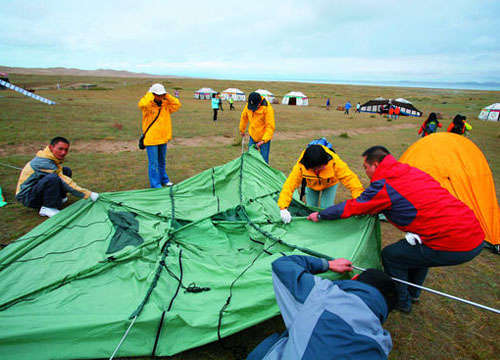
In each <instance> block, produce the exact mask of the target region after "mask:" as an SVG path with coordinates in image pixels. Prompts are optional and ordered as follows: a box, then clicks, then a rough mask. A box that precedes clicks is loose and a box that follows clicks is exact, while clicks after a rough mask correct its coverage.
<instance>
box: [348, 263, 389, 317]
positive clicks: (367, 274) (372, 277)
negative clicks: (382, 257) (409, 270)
mask: <svg viewBox="0 0 500 360" xmlns="http://www.w3.org/2000/svg"><path fill="white" fill-rule="evenodd" d="M356 280H358V281H361V282H364V283H365V284H368V285H371V286H373V287H374V288H376V289H377V290H378V291H380V293H381V294H382V296H383V297H384V299H385V302H386V304H387V309H388V310H389V312H390V311H391V310H392V309H394V307H395V306H396V304H397V302H398V293H397V290H396V284H395V283H394V280H392V279H391V277H390V276H389V275H387V274H386V273H384V272H383V271H381V270H377V269H368V270H366V271H363V272H362V273H361V274H360V275H359V276H358V278H357V279H356Z"/></svg>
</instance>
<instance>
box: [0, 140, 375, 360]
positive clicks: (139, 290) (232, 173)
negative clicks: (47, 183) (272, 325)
mask: <svg viewBox="0 0 500 360" xmlns="http://www.w3.org/2000/svg"><path fill="white" fill-rule="evenodd" d="M284 180H285V176H284V175H283V174H282V173H281V172H279V171H277V170H275V169H273V168H271V167H269V166H268V165H267V164H266V163H265V162H264V161H263V160H262V158H261V156H260V154H259V153H258V152H257V151H256V150H254V149H251V150H250V151H248V152H246V153H244V154H243V155H242V156H241V157H240V158H237V159H235V160H233V161H231V162H229V163H227V164H224V165H222V166H218V167H215V168H212V169H208V170H206V171H204V172H202V173H200V174H198V175H196V176H194V177H192V178H189V179H187V180H185V181H183V182H181V183H179V184H177V185H175V186H173V187H171V188H163V189H147V190H134V191H125V192H116V193H103V194H102V195H101V196H100V198H99V200H98V201H97V202H95V203H94V202H91V201H89V200H80V201H78V202H76V203H74V204H73V205H71V206H69V207H68V208H66V209H64V210H63V211H61V212H60V213H59V214H57V215H56V216H54V217H52V218H50V219H48V220H46V221H45V222H44V223H42V224H41V225H39V226H38V227H36V228H35V229H33V230H32V231H31V232H29V233H28V234H26V235H25V236H23V237H21V238H19V239H18V240H16V241H15V242H13V243H11V244H10V245H8V246H7V247H6V248H4V249H3V250H2V251H0V286H1V289H2V291H1V293H0V323H1V324H2V326H0V354H2V359H11V358H12V359H49V358H50V359H72V358H101V357H109V356H110V355H111V354H112V353H113V351H114V350H115V348H116V347H117V345H118V343H119V342H120V339H122V337H123V336H124V334H125V332H126V330H127V329H128V328H129V327H130V331H129V332H128V335H127V337H126V338H125V340H124V341H123V343H122V345H121V346H120V347H119V350H118V352H117V355H116V356H141V355H142V356H149V355H151V354H153V352H154V354H155V355H173V354H176V353H179V352H181V351H184V350H186V349H190V348H193V347H197V346H200V345H203V344H206V343H209V342H212V341H215V340H217V339H218V337H219V335H220V336H221V337H225V336H228V335H230V334H233V333H235V332H238V331H240V330H243V329H245V328H248V327H250V326H253V325H255V324H257V323H259V322H262V321H264V320H266V319H268V318H270V317H273V316H276V315H277V314H278V313H279V311H278V307H277V305H276V302H275V298H274V292H273V288H272V280H271V263H272V261H273V260H275V259H277V258H278V257H280V256H283V255H285V254H286V255H288V254H303V253H304V252H306V253H308V254H315V253H318V254H325V255H330V256H334V257H345V258H349V259H351V260H353V262H354V263H355V264H357V265H358V266H361V267H364V268H369V267H376V268H380V256H379V255H380V227H379V223H378V220H377V218H376V217H373V216H365V217H356V218H350V219H346V220H339V221H324V222H319V223H312V222H310V221H307V220H306V218H305V217H304V216H305V215H307V214H308V213H309V212H310V211H311V210H310V209H308V208H307V207H306V206H305V205H304V204H303V203H301V202H299V201H298V200H297V199H296V198H295V199H294V200H293V204H292V206H291V207H290V209H291V212H292V213H293V214H294V215H295V217H294V219H293V221H292V223H291V224H288V225H284V224H282V222H281V219H280V215H279V208H278V207H277V205H276V200H277V196H278V195H279V191H280V189H281V186H282V184H283V182H284ZM301 250H302V251H301ZM325 276H328V277H329V278H332V279H333V278H338V277H339V275H338V274H333V273H329V274H327V275H325ZM193 289H198V290H204V291H199V292H192V291H189V290H193ZM131 324H132V326H130V325H131Z"/></svg>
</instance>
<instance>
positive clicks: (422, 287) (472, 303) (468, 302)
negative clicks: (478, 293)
mask: <svg viewBox="0 0 500 360" xmlns="http://www.w3.org/2000/svg"><path fill="white" fill-rule="evenodd" d="M352 267H353V268H354V269H356V270H359V271H365V270H366V269H363V268H360V267H358V266H354V265H353V266H352ZM391 279H392V280H394V281H397V282H400V283H402V284H406V285H410V286H413V287H416V288H419V289H422V290H425V291H429V292H431V293H433V294H437V295H441V296H444V297H447V298H450V299H453V300H458V301H461V302H464V303H466V304H469V305H473V306H477V307H479V308H481V309H485V310H489V311H492V312H494V313H497V314H500V310H498V309H495V308H491V307H489V306H485V305H481V304H478V303H475V302H473V301H469V300H465V299H462V298H459V297H456V296H453V295H450V294H446V293H444V292H441V291H437V290H434V289H431V288H428V287H425V286H420V285H417V284H413V283H411V282H408V281H405V280H401V279H398V278H395V277H391Z"/></svg>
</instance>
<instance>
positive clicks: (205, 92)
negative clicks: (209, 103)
mask: <svg viewBox="0 0 500 360" xmlns="http://www.w3.org/2000/svg"><path fill="white" fill-rule="evenodd" d="M215 93H217V91H215V90H213V89H212V88H201V89H198V90H196V91H195V92H194V98H195V99H200V100H210V99H211V98H212V94H215Z"/></svg>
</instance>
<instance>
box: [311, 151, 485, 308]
mask: <svg viewBox="0 0 500 360" xmlns="http://www.w3.org/2000/svg"><path fill="white" fill-rule="evenodd" d="M362 156H363V157H364V164H363V166H364V168H365V172H366V175H367V176H368V177H369V178H370V180H371V183H370V186H369V187H368V188H367V189H366V190H365V191H364V192H363V193H362V194H361V195H360V196H359V197H358V198H356V199H352V200H347V201H344V202H342V203H339V204H337V205H335V206H331V207H329V208H327V209H324V210H323V211H321V212H319V213H318V212H314V213H312V214H310V215H309V217H308V219H309V220H311V221H315V222H316V221H320V220H334V219H344V218H348V217H350V216H354V215H362V214H373V215H375V214H378V213H380V212H381V213H383V214H384V215H385V216H386V218H387V219H388V221H389V222H391V223H392V224H393V225H394V226H396V227H397V228H398V229H400V230H402V231H406V232H407V234H406V237H405V239H402V240H400V241H398V242H396V243H394V244H391V245H388V246H386V247H385V248H384V249H383V251H382V263H383V265H384V269H385V271H386V273H387V274H388V275H390V276H393V277H396V278H399V279H402V280H406V281H409V282H412V283H415V284H417V285H422V284H423V283H424V280H425V277H426V276H427V272H428V268H429V267H433V266H447V265H458V264H461V263H464V262H466V261H469V260H471V259H473V258H474V257H475V256H476V255H478V254H479V253H480V252H481V249H482V246H483V240H484V238H485V235H484V232H483V230H482V229H481V225H480V224H479V221H478V220H477V218H476V216H475V215H474V212H473V211H472V210H471V209H470V208H469V207H468V206H467V205H465V204H464V203H463V202H462V201H460V200H458V199H456V198H455V197H454V196H453V195H451V194H450V192H449V191H448V190H446V189H445V188H443V187H441V185H440V184H439V182H437V181H436V180H434V178H432V177H431V176H430V175H428V174H427V173H425V172H423V171H421V170H419V169H417V168H415V167H413V166H410V165H407V164H403V163H400V162H398V161H397V160H396V159H395V158H394V157H393V156H392V155H391V154H390V153H389V151H388V150H387V149H386V148H385V147H383V146H373V147H371V148H369V149H368V150H366V151H365V152H364V153H363V155H362ZM397 288H398V294H399V302H398V305H397V307H396V308H397V309H399V310H401V311H403V312H406V313H409V312H410V311H411V305H412V302H417V301H418V298H419V295H420V290H419V289H417V288H415V287H408V286H407V285H404V284H401V283H398V284H397Z"/></svg>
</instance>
